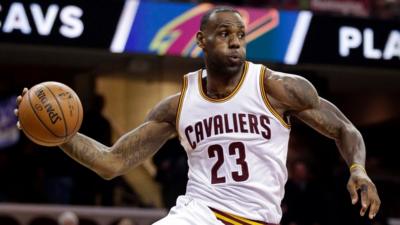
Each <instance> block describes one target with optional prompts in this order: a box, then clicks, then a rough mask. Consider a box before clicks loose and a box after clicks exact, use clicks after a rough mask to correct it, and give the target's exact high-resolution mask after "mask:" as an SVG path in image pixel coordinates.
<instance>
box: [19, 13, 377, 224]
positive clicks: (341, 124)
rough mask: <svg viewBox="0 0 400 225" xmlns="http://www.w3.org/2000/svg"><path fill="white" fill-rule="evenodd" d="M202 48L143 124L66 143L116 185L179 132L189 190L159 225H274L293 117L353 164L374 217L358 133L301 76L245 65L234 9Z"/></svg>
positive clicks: (218, 18) (216, 23)
mask: <svg viewBox="0 0 400 225" xmlns="http://www.w3.org/2000/svg"><path fill="white" fill-rule="evenodd" d="M197 43H198V45H199V46H200V47H201V48H202V49H203V51H204V58H205V65H206V68H205V69H201V70H198V71H196V72H192V73H189V74H187V75H185V76H184V82H183V89H182V92H181V93H179V94H176V95H173V96H170V97H168V98H166V99H165V100H163V101H161V102H160V103H159V104H158V105H156V106H155V107H154V108H153V110H152V111H151V112H150V113H149V115H148V116H147V118H146V120H145V122H144V123H143V124H142V125H140V126H139V127H137V128H136V129H134V130H132V131H130V132H128V133H126V134H125V135H124V136H122V137H121V138H120V139H119V140H118V141H117V142H116V143H115V144H114V145H113V146H111V147H107V146H105V145H103V144H101V143H99V142H97V141H95V140H93V139H91V138H90V137H87V136H84V135H82V134H80V133H78V134H77V135H75V136H74V137H73V138H72V139H70V140H69V141H68V142H66V143H64V144H62V145H61V146H60V147H61V148H62V149H63V150H64V151H65V153H67V154H68V155H69V156H71V157H72V158H73V159H75V160H77V161H78V162H80V163H81V164H83V165H85V166H86V167H88V168H90V169H92V170H94V171H95V172H97V173H98V174H99V175H101V176H102V177H104V178H105V179H111V178H113V177H115V176H118V175H121V174H124V173H125V172H126V171H128V170H129V169H131V168H132V167H135V166H137V165H139V164H140V163H141V162H143V161H144V160H145V159H147V158H149V157H151V156H152V155H153V154H154V153H155V152H156V151H157V150H158V149H159V148H160V147H161V146H162V145H163V144H164V143H165V142H166V141H167V140H168V139H170V138H173V137H176V136H178V137H179V138H180V140H181V144H182V145H183V147H184V148H185V149H186V151H187V154H188V163H189V174H188V176H189V181H188V184H187V191H186V194H185V195H184V196H180V197H179V198H178V200H177V203H176V206H175V207H173V208H172V209H171V211H170V213H169V214H168V216H166V217H165V218H163V219H161V220H160V221H158V222H156V223H155V225H171V224H174V225H193V224H198V225H217V224H218V225H222V224H278V223H279V222H280V219H281V216H282V212H281V207H280V203H281V200H282V198H283V194H284V193H283V192H284V185H285V182H286V180H287V170H286V167H285V164H286V156H287V149H288V140H289V133H290V124H289V121H288V119H287V118H288V117H290V116H295V117H297V118H299V119H300V120H302V121H304V122H305V123H306V124H308V125H309V126H311V127H312V128H314V129H316V130H317V131H319V132H320V133H321V134H323V135H325V136H328V137H330V138H332V139H334V140H335V141H336V144H337V146H338V148H339V151H340V153H341V155H342V156H343V158H344V159H345V161H346V163H347V164H348V166H349V171H350V178H349V181H348V185H347V188H348V191H349V192H350V196H351V201H352V203H353V204H355V203H356V202H357V201H358V200H359V198H360V197H359V195H358V193H357V191H358V190H360V196H361V210H360V214H361V216H364V214H365V213H366V212H367V210H368V209H369V218H371V219H372V218H374V217H375V215H376V213H377V212H378V209H379V206H380V199H379V197H378V193H377V190H376V188H375V185H374V184H373V182H372V181H371V179H370V178H369V177H368V175H367V173H366V171H365V169H364V163H365V154H366V153H365V146H364V141H363V138H362V136H361V134H360V132H359V131H358V130H357V129H356V128H355V127H354V126H353V124H352V123H351V122H350V121H349V120H348V119H347V118H346V117H345V116H344V115H343V114H342V113H341V112H340V111H339V110H338V109H337V108H336V107H335V106H334V105H333V104H332V103H330V102H329V101H327V100H325V99H322V98H321V97H319V96H318V94H317V91H316V90H315V88H314V87H313V86H312V84H311V83H310V82H308V81H307V80H305V79H304V78H302V77H299V76H296V75H292V74H285V73H281V72H277V71H273V70H271V69H268V68H266V67H265V66H263V65H259V64H253V63H251V62H248V61H245V57H246V45H245V43H246V42H245V25H244V22H243V19H242V17H241V15H240V14H239V12H238V11H236V10H234V9H232V8H226V7H220V8H215V9H213V10H211V11H210V12H209V13H207V14H206V15H205V16H204V17H203V19H202V21H201V27H200V31H199V32H198V33H197ZM25 92H26V90H25V91H24V93H25ZM20 99H21V97H19V98H18V101H20Z"/></svg>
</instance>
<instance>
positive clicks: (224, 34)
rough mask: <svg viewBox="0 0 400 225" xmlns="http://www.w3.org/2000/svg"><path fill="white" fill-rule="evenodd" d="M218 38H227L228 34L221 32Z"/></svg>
mask: <svg viewBox="0 0 400 225" xmlns="http://www.w3.org/2000/svg"><path fill="white" fill-rule="evenodd" d="M219 36H221V37H224V38H225V37H228V32H226V31H221V32H220V33H219Z"/></svg>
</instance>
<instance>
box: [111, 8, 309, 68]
mask: <svg viewBox="0 0 400 225" xmlns="http://www.w3.org/2000/svg"><path fill="white" fill-rule="evenodd" d="M214 6H215V5H212V4H207V3H204V4H198V5H196V4H177V3H154V2H146V1H141V2H139V1H136V0H127V1H126V3H125V7H124V10H123V13H122V16H121V19H120V22H119V25H118V29H117V32H116V35H115V36H114V40H113V43H112V45H111V48H110V49H111V51H112V52H140V53H149V54H156V55H175V56H183V57H199V56H201V55H202V51H201V49H200V48H199V47H198V46H197V44H196V32H197V31H198V29H199V25H200V20H201V17H202V16H203V15H204V13H206V12H207V11H208V10H210V9H211V8H213V7H214ZM237 9H238V11H239V12H240V13H241V14H242V16H243V18H244V21H245V23H246V27H247V36H246V40H247V44H248V46H247V48H248V52H249V55H248V57H249V58H250V59H253V60H268V61H274V62H282V61H283V60H284V59H285V57H287V56H286V55H287V51H288V48H289V46H290V43H291V41H292V39H291V37H292V34H293V32H295V29H296V27H299V26H300V28H298V29H297V30H299V32H300V33H301V34H299V36H303V37H304V35H305V33H306V31H307V26H308V23H309V20H310V19H311V13H308V12H304V13H299V12H295V11H292V12H285V11H278V10H276V9H270V8H261V9H258V8H257V9H256V8H246V7H238V8H237ZM132 15H134V16H132ZM300 17H302V18H304V19H303V20H302V21H303V23H302V24H300V25H298V24H297V19H298V18H300ZM149 21H151V22H149ZM304 28H305V29H304ZM300 39H301V37H300ZM301 47H302V42H298V43H296V44H293V49H294V50H292V54H291V55H290V57H289V56H288V58H290V59H289V60H297V57H298V55H299V51H300V50H301Z"/></svg>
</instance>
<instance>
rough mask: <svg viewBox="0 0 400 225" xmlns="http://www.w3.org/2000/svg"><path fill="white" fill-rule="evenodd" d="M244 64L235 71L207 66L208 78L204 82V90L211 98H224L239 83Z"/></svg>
mask: <svg viewBox="0 0 400 225" xmlns="http://www.w3.org/2000/svg"><path fill="white" fill-rule="evenodd" d="M243 70H244V64H243V65H242V66H241V67H240V69H238V70H237V71H236V72H234V73H230V72H228V71H221V70H219V69H213V67H207V78H206V79H205V80H204V82H203V89H204V92H205V93H207V95H208V96H209V97H211V98H223V97H226V96H228V95H229V94H231V93H232V91H233V90H234V89H235V88H236V86H237V85H238V84H239V82H240V80H241V78H242V75H243Z"/></svg>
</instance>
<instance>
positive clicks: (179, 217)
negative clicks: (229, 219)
mask: <svg viewBox="0 0 400 225" xmlns="http://www.w3.org/2000/svg"><path fill="white" fill-rule="evenodd" d="M153 225H224V224H223V223H222V222H221V221H219V220H218V219H217V217H216V216H215V214H214V213H213V211H211V209H210V208H208V206H206V205H204V204H202V203H200V202H199V201H196V200H195V199H192V198H190V197H188V196H184V195H182V196H179V197H178V199H177V200H176V205H175V206H174V207H172V208H171V210H170V211H169V213H168V215H167V216H166V217H164V218H163V219H161V220H159V221H157V222H155V223H153Z"/></svg>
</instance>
